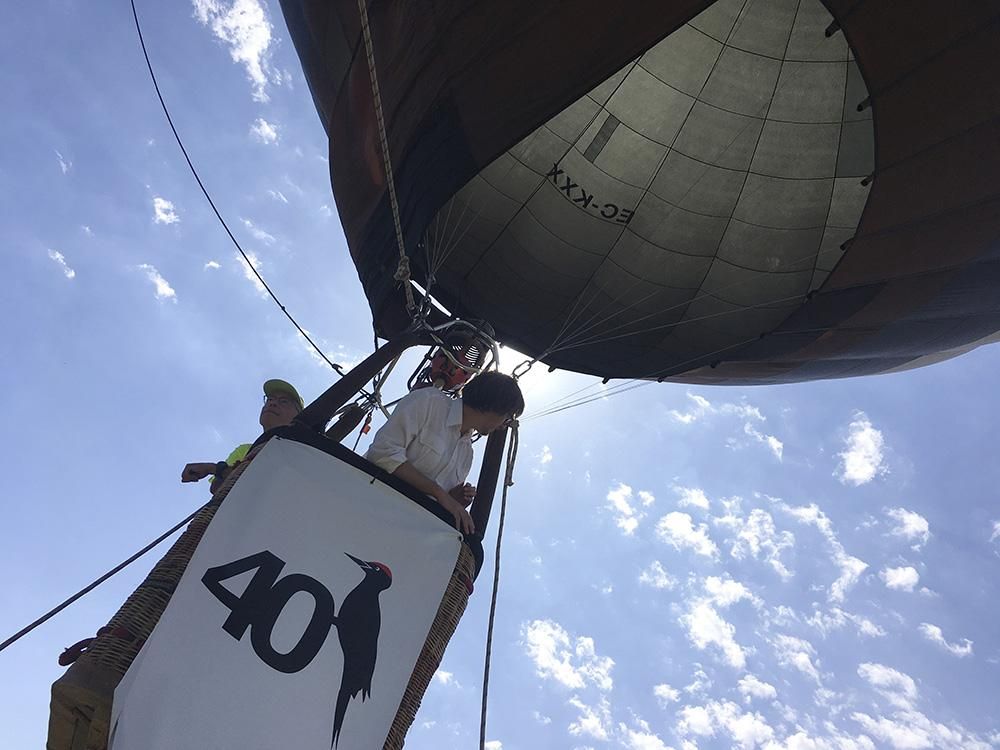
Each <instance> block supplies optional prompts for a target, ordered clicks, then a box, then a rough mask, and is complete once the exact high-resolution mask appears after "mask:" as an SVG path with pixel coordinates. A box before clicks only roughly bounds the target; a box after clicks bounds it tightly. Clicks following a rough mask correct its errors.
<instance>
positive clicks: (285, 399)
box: [264, 395, 299, 407]
mask: <svg viewBox="0 0 1000 750" xmlns="http://www.w3.org/2000/svg"><path fill="white" fill-rule="evenodd" d="M264 403H265V404H277V405H278V406H296V407H297V406H298V405H299V402H298V401H296V400H295V399H293V398H292V397H291V396H281V395H278V396H264Z"/></svg>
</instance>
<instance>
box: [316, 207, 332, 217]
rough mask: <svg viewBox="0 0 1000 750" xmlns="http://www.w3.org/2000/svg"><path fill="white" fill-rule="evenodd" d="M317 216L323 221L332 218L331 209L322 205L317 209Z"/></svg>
mask: <svg viewBox="0 0 1000 750" xmlns="http://www.w3.org/2000/svg"><path fill="white" fill-rule="evenodd" d="M319 215H320V216H322V217H323V218H324V219H329V218H330V217H331V216H333V209H332V208H330V207H329V206H328V205H326V204H325V203H324V204H323V205H322V206H320V207H319Z"/></svg>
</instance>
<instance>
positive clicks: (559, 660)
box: [521, 620, 615, 690]
mask: <svg viewBox="0 0 1000 750" xmlns="http://www.w3.org/2000/svg"><path fill="white" fill-rule="evenodd" d="M521 638H522V644H523V645H524V647H525V651H526V652H527V654H528V656H529V657H531V659H532V661H534V663H535V670H536V672H537V673H538V676H539V677H544V678H547V679H553V680H555V681H556V682H558V683H560V684H562V685H565V686H566V687H568V688H573V689H576V690H579V689H581V688H583V687H584V686H585V685H587V684H592V685H594V686H596V687H597V688H598V689H600V690H610V689H611V687H612V685H613V681H612V679H611V669H612V668H613V667H614V665H615V662H614V660H613V659H610V658H608V657H605V656H598V655H597V653H596V652H595V650H594V641H593V639H592V638H588V637H585V636H581V637H579V638H576V639H573V638H571V637H570V634H569V633H567V632H566V630H565V629H564V628H563V627H562V626H561V625H559V623H557V622H554V621H552V620H532V621H531V622H529V623H525V624H522V626H521Z"/></svg>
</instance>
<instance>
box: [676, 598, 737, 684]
mask: <svg viewBox="0 0 1000 750" xmlns="http://www.w3.org/2000/svg"><path fill="white" fill-rule="evenodd" d="M679 622H680V623H681V625H683V626H684V627H685V628H687V636H688V639H689V640H690V641H691V643H693V644H694V645H695V648H697V649H699V650H705V649H706V648H708V647H709V646H715V647H717V648H718V649H719V650H720V651H721V652H722V658H723V661H725V662H726V663H727V664H728V665H729V666H731V667H735V668H737V669H743V668H744V667H745V666H746V654H745V652H744V650H743V648H742V647H741V646H740V645H739V644H738V643H737V642H736V628H735V627H733V625H732V624H731V623H729V622H726V620H724V619H723V618H722V616H721V615H720V614H719V613H718V612H717V611H716V610H715V608H714V607H713V606H712V605H711V603H710V602H708V601H696V602H694V604H693V606H692V607H691V610H690V611H689V612H688V613H687V614H685V615H683V616H681V618H680V620H679Z"/></svg>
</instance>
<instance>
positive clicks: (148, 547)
mask: <svg viewBox="0 0 1000 750" xmlns="http://www.w3.org/2000/svg"><path fill="white" fill-rule="evenodd" d="M200 510H201V508H198V510H196V511H195V512H194V513H192V514H191V515H189V516H188V517H187V518H185V519H184V520H183V521H181V522H180V523H178V524H176V525H175V526H173V527H172V528H171V529H170V530H169V531H165V532H164V533H163V534H161V535H160V536H158V537H157V538H156V539H154V540H153V541H151V542H150V543H149V544H147V545H146V546H145V547H143V548H142V549H141V550H139V551H138V552H136V553H135V554H134V555H132V556H131V557H130V558H128V559H127V560H125V561H124V562H122V563H120V564H118V565H116V566H115V567H113V568H112V569H111V570H109V571H108V572H107V573H105V574H104V575H102V576H101V577H100V578H98V579H97V580H96V581H94V582H93V583H91V584H89V585H87V586H84V587H83V588H82V589H80V590H79V591H77V592H76V593H75V594H73V596H71V597H70V598H69V599H67V600H66V601H64V602H63V603H62V604H60V605H58V606H57V607H54V608H53V609H50V610H49V611H48V612H46V613H45V614H44V615H42V616H41V617H39V618H38V619H37V620H35V621H34V622H33V623H31V624H30V625H27V626H25V627H23V628H21V629H20V630H19V631H17V632H16V633H14V635H12V636H11V637H10V638H8V639H7V640H6V641H4V642H3V643H0V651H3V650H4V649H5V648H7V647H8V646H10V645H11V644H13V643H15V642H16V641H19V640H20V639H21V638H23V637H24V636H26V635H27V634H28V633H30V632H31V631H32V630H34V629H35V628H37V627H38V626H39V625H41V624H42V623H44V622H46V621H48V620H50V619H52V618H53V617H55V616H56V615H57V614H59V613H60V612H62V611H63V610H64V609H66V607H68V606H69V605H70V604H72V603H73V602H75V601H76V600H77V599H80V598H81V597H83V596H84V595H85V594H88V593H90V592H91V591H93V590H94V589H96V588H97V587H98V586H100V585H101V584H102V583H104V582H105V581H106V580H108V579H109V578H111V576H113V575H114V574H115V573H118V572H119V571H121V570H123V569H125V568H126V567H127V566H128V565H131V564H132V563H134V562H135V561H136V560H138V559H139V558H140V557H142V556H143V555H145V554H146V553H147V552H149V551H150V550H151V549H153V547H155V546H156V545H158V544H159V543H160V542H162V541H163V540H164V539H166V538H167V537H169V536H170V535H171V534H173V533H174V532H175V531H177V530H178V529H180V528H181V527H182V526H183V525H184V524H186V523H187V522H188V521H190V520H191V519H192V518H194V517H195V515H196V514H197V513H198V511H200Z"/></svg>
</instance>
